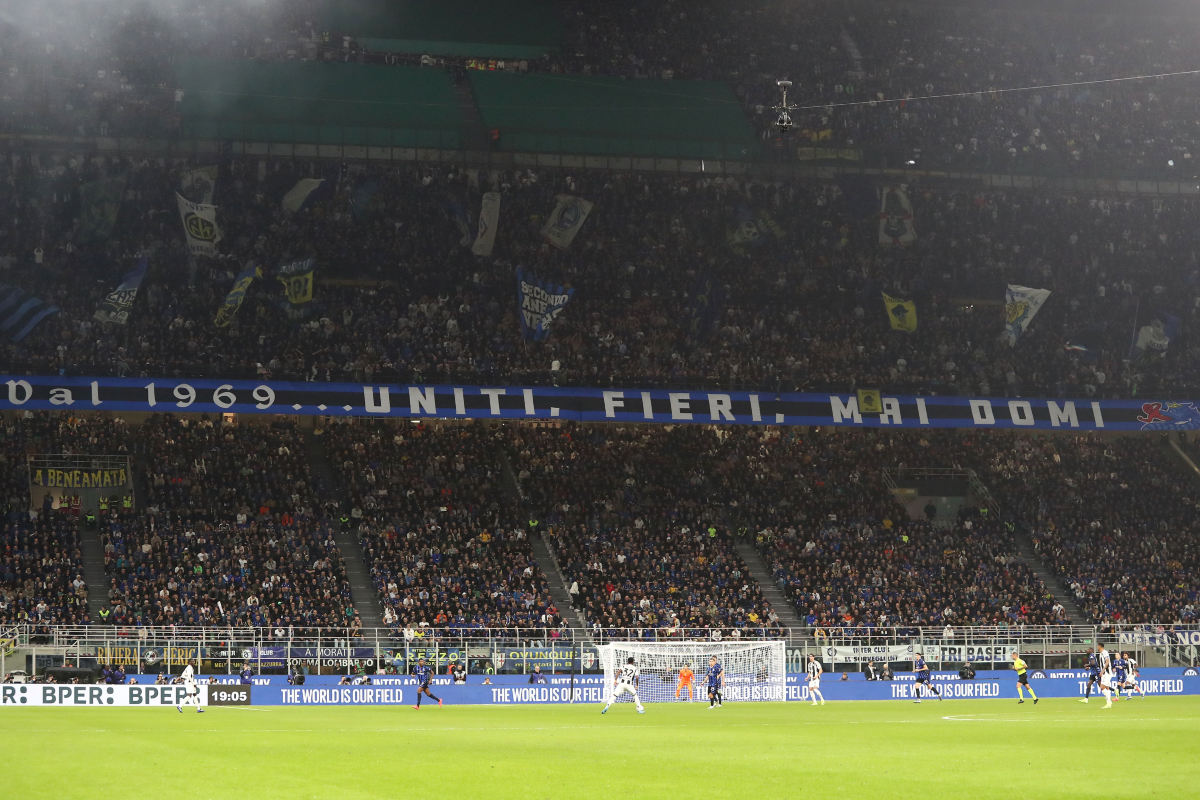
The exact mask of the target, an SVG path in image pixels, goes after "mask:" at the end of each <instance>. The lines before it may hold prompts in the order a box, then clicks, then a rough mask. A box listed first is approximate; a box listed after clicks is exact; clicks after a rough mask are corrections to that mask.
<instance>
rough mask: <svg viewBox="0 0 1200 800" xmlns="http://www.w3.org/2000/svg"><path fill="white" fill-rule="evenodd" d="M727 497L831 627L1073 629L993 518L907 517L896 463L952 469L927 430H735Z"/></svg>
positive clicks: (807, 617) (768, 557) (811, 613)
mask: <svg viewBox="0 0 1200 800" xmlns="http://www.w3.org/2000/svg"><path fill="white" fill-rule="evenodd" d="M714 460H715V461H716V462H717V463H719V464H720V466H719V467H717V468H716V470H717V472H718V474H720V475H721V479H720V482H719V486H720V487H721V492H720V493H719V494H717V495H716V496H715V497H714V502H724V503H726V504H727V505H729V506H730V507H731V508H732V511H731V514H732V515H733V516H734V517H735V518H736V519H737V520H738V522H737V524H738V525H739V527H740V528H742V529H744V530H745V531H746V532H747V533H749V534H751V535H753V536H754V537H755V540H756V543H757V545H758V547H759V549H760V551H761V553H762V555H763V559H764V561H765V562H766V563H767V564H768V565H769V566H770V568H771V570H772V575H773V578H774V580H775V581H776V582H777V584H778V585H779V586H780V588H781V589H783V590H784V591H785V592H786V593H787V594H788V596H789V597H790V598H791V599H792V600H793V601H794V602H795V603H796V606H797V610H798V612H799V614H800V616H801V618H802V619H803V621H804V622H805V624H807V625H810V626H815V627H819V628H822V629H824V630H827V631H829V630H831V629H834V628H836V629H840V630H843V631H845V630H848V629H855V630H856V631H857V632H862V631H864V630H870V629H872V628H877V627H897V626H926V627H929V626H938V627H941V626H944V625H955V626H959V625H1024V624H1035V625H1042V624H1061V623H1065V622H1067V621H1068V620H1067V618H1066V615H1065V613H1064V610H1063V608H1062V606H1061V604H1059V603H1056V602H1055V601H1054V599H1053V598H1052V597H1051V596H1050V595H1049V592H1048V591H1047V588H1046V587H1045V586H1044V585H1043V584H1042V583H1041V581H1039V580H1038V579H1037V578H1036V577H1035V576H1034V574H1033V572H1032V570H1031V569H1030V567H1029V565H1028V564H1026V563H1025V562H1024V561H1023V560H1022V559H1021V558H1019V557H1018V556H1017V549H1018V548H1017V543H1016V541H1015V539H1014V538H1013V534H1012V531H1011V530H1010V529H1008V528H1006V527H1005V526H1004V525H1003V524H1001V523H1000V522H999V521H998V520H997V519H996V515H995V513H994V512H993V513H992V514H991V515H990V516H989V514H988V512H987V511H983V512H980V511H979V510H975V509H971V510H967V511H965V512H964V513H962V514H961V515H960V517H959V518H958V519H955V520H954V521H953V522H952V524H951V525H949V526H946V527H935V526H933V525H932V524H931V523H930V522H929V521H926V520H914V519H909V518H908V514H907V512H906V511H905V510H904V509H903V508H902V507H901V506H900V505H899V503H897V502H896V500H895V499H894V498H893V496H892V494H891V492H890V491H889V490H888V488H887V487H886V486H885V485H884V483H883V481H882V478H881V470H882V469H883V468H884V467H885V466H890V467H918V466H931V465H932V464H931V463H930V462H936V465H937V466H955V465H954V464H953V463H952V462H949V460H948V459H947V456H946V454H945V453H943V452H942V451H938V450H933V449H931V447H930V440H929V439H927V438H925V435H924V434H921V433H908V432H905V433H900V432H897V433H887V432H873V431H872V432H867V431H845V430H836V429H835V430H830V429H819V428H818V429H812V430H809V431H805V430H801V429H782V430H780V429H771V430H768V431H765V432H764V431H757V430H751V431H744V430H741V429H736V430H731V431H730V433H729V435H728V436H727V437H726V438H725V440H724V442H723V444H722V448H721V450H719V451H718V454H717V458H716V459H714Z"/></svg>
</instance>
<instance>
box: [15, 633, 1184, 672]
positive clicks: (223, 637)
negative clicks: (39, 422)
mask: <svg viewBox="0 0 1200 800" xmlns="http://www.w3.org/2000/svg"><path fill="white" fill-rule="evenodd" d="M3 637H4V638H6V639H8V640H11V642H12V644H13V648H16V649H21V650H26V651H28V652H27V655H31V656H32V657H33V658H32V662H33V666H34V669H33V672H34V673H35V674H36V673H37V672H38V670H39V669H44V668H46V667H53V666H66V665H70V664H71V663H72V662H74V665H75V666H79V667H83V668H88V667H92V668H98V667H99V666H101V665H103V664H106V663H113V664H121V665H124V666H127V667H130V668H135V667H136V669H137V671H139V672H168V673H177V672H180V671H182V669H183V667H184V665H186V664H187V663H188V662H189V661H193V660H194V661H196V662H198V666H199V667H200V669H201V671H202V672H205V673H208V674H221V673H223V674H235V673H237V672H239V671H240V670H241V669H242V668H243V667H244V666H245V665H249V666H250V668H251V669H252V670H253V671H254V672H256V673H258V674H271V673H274V674H282V673H284V672H290V671H295V670H301V671H304V672H306V673H309V674H326V675H328V674H335V675H336V674H351V673H354V672H356V671H370V672H376V671H378V670H388V671H398V672H408V666H409V665H411V664H412V663H414V662H415V660H416V659H417V658H426V659H427V660H428V661H429V662H430V663H432V664H435V665H437V666H439V667H447V666H449V665H450V664H461V665H463V666H464V667H466V669H467V671H468V672H469V673H475V674H484V673H487V674H492V673H512V674H526V673H528V672H530V671H532V669H533V667H535V666H538V667H541V668H542V669H544V670H549V671H552V672H553V671H568V670H577V671H582V672H588V671H595V670H598V669H599V667H598V662H597V661H596V658H595V652H596V651H595V647H596V646H597V645H601V644H605V643H608V642H611V641H628V640H631V639H635V640H639V641H644V642H654V641H685V640H705V641H715V640H718V639H719V640H720V641H726V642H728V641H740V640H754V639H762V638H770V639H782V640H783V641H784V642H785V643H786V644H787V659H788V668H789V670H793V671H802V670H803V664H804V663H805V661H806V660H807V657H808V655H809V654H813V655H816V656H817V657H818V658H819V659H821V660H822V661H824V662H826V663H829V664H832V665H834V666H833V668H834V669H836V670H847V669H849V670H862V669H864V668H865V667H866V664H867V663H868V662H872V661H876V662H880V661H882V662H889V663H892V664H895V665H897V667H902V666H903V665H904V664H906V663H908V662H911V659H912V654H915V653H921V654H923V655H924V656H925V658H926V660H927V661H929V662H931V663H932V664H934V665H936V666H937V667H938V668H947V667H950V668H955V669H957V667H958V665H960V664H962V663H963V662H967V661H970V662H972V663H973V664H975V665H977V666H979V667H984V666H985V665H986V666H990V667H993V668H995V667H999V668H1003V667H1004V666H1005V665H1006V664H1007V663H1008V662H1009V660H1010V657H1011V653H1013V652H1019V653H1021V656H1022V658H1024V659H1025V661H1026V662H1028V663H1029V664H1030V666H1031V667H1033V668H1035V669H1068V668H1079V667H1082V666H1083V664H1084V662H1085V660H1086V651H1087V648H1089V647H1096V646H1098V645H1099V644H1101V643H1103V644H1105V646H1106V647H1108V648H1109V649H1110V650H1112V651H1114V652H1121V651H1124V652H1130V653H1132V654H1133V655H1134V658H1136V659H1137V660H1138V662H1139V663H1140V664H1142V666H1194V665H1195V664H1196V661H1197V658H1200V655H1198V653H1197V644H1198V643H1200V627H1198V626H1194V625H1192V626H1176V627H1173V628H1170V629H1166V628H1162V627H1152V626H1146V625H1125V626H1103V627H1101V626H1089V625H1061V626H1047V625H1024V626H977V627H948V628H935V627H917V626H912V627H895V628H866V627H861V628H859V627H853V628H851V627H846V628H839V627H833V628H777V629H759V630H753V631H745V630H731V629H706V628H705V629H701V628H674V629H672V628H607V629H606V628H599V627H597V628H591V629H571V628H562V629H555V630H543V629H536V628H520V629H519V628H491V629H485V628H481V629H475V630H467V629H450V628H440V629H433V628H425V629H421V630H409V631H404V630H394V629H390V628H371V629H366V630H362V631H359V632H357V635H354V634H353V633H352V632H351V631H349V630H347V629H344V628H313V629H305V630H295V629H292V630H289V629H278V628H182V627H176V628H171V627H144V628H133V627H126V626H83V627H81V626H57V627H55V626H50V627H38V628H31V627H29V626H21V627H18V628H15V629H10V630H9V631H6V632H4V633H3ZM6 651H7V652H8V653H10V654H11V653H12V652H13V650H12V649H10V648H6ZM0 652H5V651H0ZM10 666H11V662H10ZM129 671H132V669H131V670H129Z"/></svg>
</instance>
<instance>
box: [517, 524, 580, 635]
mask: <svg viewBox="0 0 1200 800" xmlns="http://www.w3.org/2000/svg"><path fill="white" fill-rule="evenodd" d="M530 543H531V544H532V545H533V557H534V558H536V559H537V563H538V566H539V567H541V568H542V572H544V573H545V574H546V583H547V584H549V586H550V598H551V599H552V600H554V605H555V606H556V607H557V608H558V613H560V614H562V617H563V619H565V620H566V621H567V625H569V626H570V627H572V628H584V627H586V625H585V624H584V621H583V618H582V617H580V616H579V612H577V611H576V610H575V608H574V606H572V605H571V591H570V588H569V587H568V585H567V579H566V577H565V576H564V575H563V574H562V572H561V571H560V570H559V568H558V561H557V560H556V559H555V558H554V554H553V552H552V551H551V550H550V545H548V544H547V543H546V537H545V536H543V535H541V534H535V535H534V536H533V537H532V540H531V542H530Z"/></svg>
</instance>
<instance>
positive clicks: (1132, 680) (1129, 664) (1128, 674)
mask: <svg viewBox="0 0 1200 800" xmlns="http://www.w3.org/2000/svg"><path fill="white" fill-rule="evenodd" d="M1121 658H1123V659H1125V683H1124V686H1125V688H1126V689H1128V690H1129V696H1130V697H1133V693H1134V692H1137V693H1138V694H1140V695H1141V696H1142V697H1145V696H1146V693H1145V692H1144V691H1142V687H1141V686H1138V663H1137V662H1136V661H1134V660H1133V659H1132V658H1130V657H1129V654H1128V653H1121Z"/></svg>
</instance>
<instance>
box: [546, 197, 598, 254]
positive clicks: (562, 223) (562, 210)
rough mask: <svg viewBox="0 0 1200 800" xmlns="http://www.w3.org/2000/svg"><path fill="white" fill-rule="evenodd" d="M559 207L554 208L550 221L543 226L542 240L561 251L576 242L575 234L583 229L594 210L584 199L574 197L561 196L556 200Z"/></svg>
mask: <svg viewBox="0 0 1200 800" xmlns="http://www.w3.org/2000/svg"><path fill="white" fill-rule="evenodd" d="M554 199H555V200H557V201H558V205H557V206H555V207H554V211H553V213H551V214H550V219H548V220H546V224H545V225H543V226H542V238H543V239H545V240H546V241H547V242H549V243H550V244H552V245H554V246H555V247H557V248H558V249H559V250H566V249H567V248H568V247H570V246H571V242H573V241H575V234H577V233H579V229H580V228H582V227H583V221H584V220H585V219H587V215H588V213H590V212H591V210H592V204H591V203H589V202H588V201H587V200H584V199H583V198H582V197H572V196H571V195H569V194H560V195H558V196H557V197H555V198H554Z"/></svg>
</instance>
